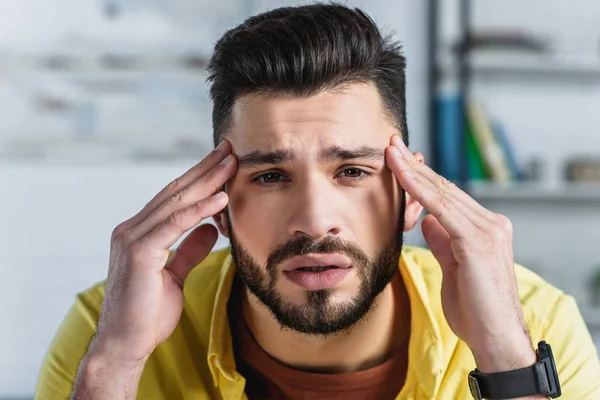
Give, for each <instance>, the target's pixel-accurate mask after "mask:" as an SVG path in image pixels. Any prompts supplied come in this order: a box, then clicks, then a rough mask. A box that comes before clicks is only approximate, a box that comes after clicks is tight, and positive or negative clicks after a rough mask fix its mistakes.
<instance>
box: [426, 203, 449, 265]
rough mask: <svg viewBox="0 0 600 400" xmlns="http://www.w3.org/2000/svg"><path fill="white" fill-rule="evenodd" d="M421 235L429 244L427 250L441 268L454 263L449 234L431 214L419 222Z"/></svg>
mask: <svg viewBox="0 0 600 400" xmlns="http://www.w3.org/2000/svg"><path fill="white" fill-rule="evenodd" d="M421 230H422V232H423V237H424V238H425V241H426V242H427V245H428V246H429V250H431V252H432V253H433V256H434V257H435V258H436V259H437V260H438V262H439V263H440V265H441V266H442V270H445V269H447V268H450V267H452V266H453V265H454V264H456V260H455V259H454V255H453V254H452V248H451V247H450V235H449V234H448V232H446V230H445V229H444V227H443V226H442V224H440V222H439V221H438V220H437V218H435V217H434V216H433V215H431V214H429V215H426V216H425V218H423V221H422V222H421Z"/></svg>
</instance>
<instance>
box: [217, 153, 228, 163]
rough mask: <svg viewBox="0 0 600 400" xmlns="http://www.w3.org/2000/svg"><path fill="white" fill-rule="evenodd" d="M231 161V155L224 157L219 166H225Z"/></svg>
mask: <svg viewBox="0 0 600 400" xmlns="http://www.w3.org/2000/svg"><path fill="white" fill-rule="evenodd" d="M230 161H231V154H230V155H228V156H227V157H225V158H224V159H223V160H222V161H221V162H220V163H219V165H227V164H229V162H230Z"/></svg>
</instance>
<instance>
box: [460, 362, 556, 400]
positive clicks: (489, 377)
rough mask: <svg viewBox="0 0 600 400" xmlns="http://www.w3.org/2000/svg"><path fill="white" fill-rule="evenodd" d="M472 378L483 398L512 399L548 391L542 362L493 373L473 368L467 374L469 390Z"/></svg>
mask: <svg viewBox="0 0 600 400" xmlns="http://www.w3.org/2000/svg"><path fill="white" fill-rule="evenodd" d="M472 379H477V385H478V387H479V392H480V394H479V396H481V397H480V398H484V399H514V398H517V397H524V396H531V395H534V394H546V393H549V392H550V386H549V384H548V378H547V376H546V371H545V369H544V364H542V363H541V362H537V363H535V364H533V365H532V366H530V367H526V368H521V369H516V370H513V371H507V372H498V373H494V374H482V373H480V372H479V371H477V370H475V371H473V372H471V373H470V374H469V386H470V387H471V390H473V383H474V382H472ZM474 397H475V396H474ZM475 398H477V397H475Z"/></svg>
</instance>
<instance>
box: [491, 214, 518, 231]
mask: <svg viewBox="0 0 600 400" xmlns="http://www.w3.org/2000/svg"><path fill="white" fill-rule="evenodd" d="M494 219H495V220H496V223H497V224H498V225H499V227H500V228H501V230H502V231H504V232H505V233H511V232H512V231H513V224H512V222H511V220H510V218H508V217H507V216H505V215H502V214H495V215H494Z"/></svg>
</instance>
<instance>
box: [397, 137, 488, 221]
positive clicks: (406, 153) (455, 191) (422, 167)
mask: <svg viewBox="0 0 600 400" xmlns="http://www.w3.org/2000/svg"><path fill="white" fill-rule="evenodd" d="M390 145H391V146H393V147H395V148H397V149H398V150H399V151H400V155H401V156H402V157H401V158H404V160H406V162H407V164H408V165H409V166H410V167H412V168H410V169H409V171H410V172H412V173H413V174H415V173H416V174H419V175H421V176H423V177H424V178H425V179H427V180H428V181H429V182H431V183H432V184H433V185H434V186H435V187H437V188H438V189H439V190H444V191H447V192H448V195H449V196H451V197H453V198H456V199H458V200H460V201H462V202H464V203H465V204H467V205H468V206H469V207H472V209H473V211H474V212H477V213H478V214H480V216H486V217H487V216H488V215H487V214H490V212H489V211H488V210H486V209H485V208H484V207H482V206H481V205H480V204H479V203H477V201H475V199H473V198H472V197H471V196H469V194H467V193H465V192H464V191H462V190H460V188H458V187H457V186H456V185H454V184H453V183H452V182H450V181H449V180H448V179H446V178H445V177H443V176H441V175H440V174H438V173H437V172H435V171H434V170H433V169H431V168H430V167H429V166H427V165H426V164H424V163H422V162H419V160H417V159H416V158H415V156H414V154H412V152H411V151H410V150H409V149H408V147H406V145H405V144H404V142H403V141H402V139H400V136H398V135H393V136H392V138H391V140H390ZM400 161H402V160H400Z"/></svg>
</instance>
